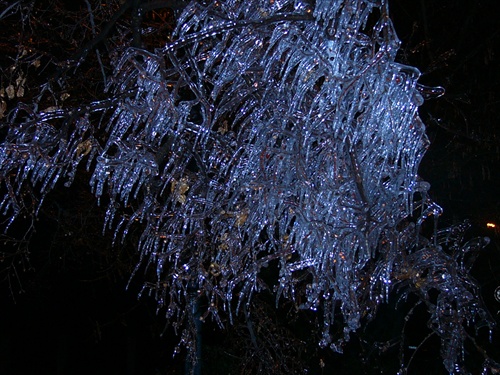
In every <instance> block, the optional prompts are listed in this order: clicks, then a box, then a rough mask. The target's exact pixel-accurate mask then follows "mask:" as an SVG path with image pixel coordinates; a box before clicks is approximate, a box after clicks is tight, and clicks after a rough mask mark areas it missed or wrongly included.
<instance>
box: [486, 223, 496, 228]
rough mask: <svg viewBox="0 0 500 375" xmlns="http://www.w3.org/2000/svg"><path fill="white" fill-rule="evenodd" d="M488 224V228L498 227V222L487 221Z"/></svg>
mask: <svg viewBox="0 0 500 375" xmlns="http://www.w3.org/2000/svg"><path fill="white" fill-rule="evenodd" d="M486 226H487V227H488V228H496V224H495V223H487V224H486Z"/></svg>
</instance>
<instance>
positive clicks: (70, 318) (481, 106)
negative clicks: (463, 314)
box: [0, 0, 500, 375]
mask: <svg viewBox="0 0 500 375" xmlns="http://www.w3.org/2000/svg"><path fill="white" fill-rule="evenodd" d="M496 4H497V1H496V0H488V1H473V0H443V1H439V0H393V1H390V5H391V12H392V18H393V21H394V23H395V27H396V30H397V32H398V35H399V37H400V39H401V40H402V47H401V50H400V54H399V61H400V62H402V63H406V64H409V65H413V66H416V67H417V68H419V69H420V71H421V72H422V77H421V80H420V82H421V83H422V84H426V85H430V86H436V85H440V86H443V87H445V89H446V94H445V95H444V96H443V97H441V98H439V99H433V100H429V101H428V102H426V103H425V104H424V105H423V106H422V107H421V108H420V114H421V117H422V118H423V120H424V122H425V123H426V125H427V128H428V135H429V138H430V139H431V142H432V144H431V147H430V149H429V151H428V152H427V154H426V156H425V158H424V161H423V163H422V165H421V168H420V174H421V176H422V177H423V178H424V179H425V180H426V181H429V182H430V183H431V185H432V188H431V195H432V197H433V198H434V199H435V200H436V201H437V202H438V203H439V204H440V205H441V206H442V207H443V208H444V214H443V215H442V217H441V218H440V226H447V225H451V224H456V223H459V222H460V221H462V220H464V219H469V220H470V221H471V223H472V228H471V230H470V231H469V236H478V235H482V236H486V235H487V236H489V237H490V238H491V240H492V242H491V244H490V245H489V246H488V247H486V248H485V249H484V250H483V254H481V256H480V257H479V259H478V261H477V264H476V266H475V267H474V269H473V273H474V276H475V277H476V278H477V279H478V281H479V283H480V285H481V291H482V295H483V298H484V300H485V303H486V304H487V305H488V307H489V309H490V311H491V313H492V315H493V316H494V317H495V318H496V319H497V320H498V314H497V311H498V310H500V303H498V302H496V301H495V300H494V298H493V291H494V290H495V288H497V287H498V286H499V285H500V273H499V265H500V242H499V235H498V231H497V230H496V229H488V228H487V227H486V223H488V222H491V223H497V225H500V199H499V196H498V189H499V186H500V174H499V171H500V138H499V137H500V134H499V133H500V132H499V126H498V122H499V119H500V110H499V108H500V88H499V85H500V63H499V58H500V56H499V55H500V48H499V47H500V45H499V44H500V27H499V26H498V25H499V23H500V22H499V21H498V17H499V16H500V12H499V11H498V6H497V5H496ZM85 184H86V182H85V179H84V178H82V179H81V180H77V181H76V182H75V184H74V185H73V186H72V187H71V188H70V189H63V188H61V189H57V190H56V191H54V192H53V193H51V195H50V196H49V197H48V198H47V202H46V204H45V206H44V209H43V210H42V212H41V214H40V221H39V222H38V223H37V226H36V228H37V231H36V233H35V234H34V235H33V237H32V238H31V240H30V242H29V244H28V243H26V242H23V241H19V242H12V240H11V239H10V238H8V237H5V238H4V239H5V241H6V242H4V244H3V245H0V246H19V247H26V246H28V248H29V252H30V259H29V262H27V261H26V260H24V261H22V262H21V263H19V264H17V266H16V267H17V268H16V271H17V272H18V276H16V275H13V274H11V273H10V274H9V275H10V276H9V277H7V276H5V274H2V277H3V276H5V280H4V281H3V283H2V284H1V292H2V296H1V298H2V300H1V301H2V302H1V305H0V306H1V307H0V374H89V373H91V374H155V375H156V374H174V373H183V372H184V363H183V354H182V353H181V354H180V355H179V356H178V357H176V359H172V351H173V348H174V347H175V345H176V343H177V341H178V339H177V338H176V337H175V336H174V334H173V332H172V329H167V330H166V331H164V327H165V323H166V321H165V320H164V319H163V318H162V313H161V312H160V314H159V315H156V310H155V303H154V301H153V299H152V298H148V297H147V296H145V297H143V298H142V299H140V300H138V299H137V298H136V296H137V293H138V291H139V289H140V285H139V284H140V275H139V276H138V277H137V278H136V279H134V281H132V283H131V285H130V286H129V288H128V290H126V286H127V283H128V281H129V275H130V274H131V272H132V268H133V265H134V263H135V260H136V254H135V252H134V246H133V244H134V241H136V240H137V234H135V233H132V234H131V235H130V236H129V237H128V239H127V241H126V242H125V243H124V244H117V245H116V246H114V247H112V246H111V241H112V238H111V235H109V234H107V235H105V236H101V232H102V220H103V209H102V208H100V207H97V206H96V204H95V201H94V199H93V197H92V196H91V195H90V194H89V193H87V190H88V188H87V186H86V185H85ZM29 224H30V223H29V222H23V220H20V221H19V222H18V223H16V224H15V225H14V227H13V228H12V232H11V233H17V232H18V233H23V228H25V227H26V225H29ZM410 302H411V301H410ZM404 309H405V306H404V305H403V306H400V310H398V311H396V312H395V311H394V310H393V306H383V307H382V309H381V311H380V314H379V315H380V317H379V318H378V319H377V320H376V321H375V322H374V323H372V324H371V325H370V326H369V328H368V329H367V331H366V332H365V333H364V336H363V335H360V337H359V338H354V339H353V342H352V343H351V344H350V345H349V346H348V347H347V348H346V355H345V356H343V357H340V356H338V355H334V354H332V353H331V352H329V351H322V350H319V349H318V348H317V347H316V346H313V344H312V342H313V341H314V340H309V341H308V339H310V338H311V336H314V335H313V334H312V333H311V332H309V331H308V330H309V329H310V328H304V327H302V326H300V327H299V326H298V325H300V322H299V323H297V322H295V323H294V324H295V325H294V324H292V323H290V322H287V321H286V319H287V317H286V314H285V313H283V312H282V311H281V310H280V311H279V312H278V313H276V315H275V316H273V319H274V322H275V324H276V326H279V327H286V328H287V329H288V331H287V332H292V333H293V334H296V336H297V337H298V338H299V339H300V340H301V342H304V343H305V344H304V348H302V352H301V353H302V355H303V357H302V358H300V360H301V361H302V362H303V363H304V365H306V366H309V367H310V368H311V371H310V373H323V374H333V373H335V374H342V373H345V374H352V373H367V374H372V373H373V374H375V373H395V372H396V371H397V369H398V367H397V362H398V347H397V346H395V347H388V348H387V350H385V351H384V350H377V351H375V350H370V349H369V348H370V344H365V342H364V341H363V340H365V341H366V342H368V343H370V342H372V341H373V340H372V341H370V338H373V337H381V340H391V339H393V338H394V337H397V332H398V330H400V328H401V326H402V324H404V321H403V318H404V313H403V311H404ZM417 315H418V314H417ZM304 319H305V320H307V321H308V322H313V319H314V318H311V317H306V318H304ZM425 320H426V317H425V316H423V318H421V319H419V318H415V319H414V320H412V324H413V325H414V326H413V328H411V329H408V332H407V338H408V340H409V342H410V344H411V345H415V346H418V345H419V344H420V342H422V340H423V339H424V338H425V336H426V333H422V332H425V331H426V326H425ZM236 331H237V327H236V328H235V329H233V331H231V329H230V330H229V332H228V333H227V332H226V333H222V332H219V331H216V330H214V328H213V327H212V326H210V324H208V325H207V326H206V327H205V328H204V345H205V346H204V353H205V358H204V365H205V367H204V371H203V373H207V374H208V373H214V374H216V373H219V374H225V373H239V372H237V371H238V370H239V368H238V361H239V359H241V358H239V357H238V356H240V355H242V353H241V348H238V346H240V345H242V343H244V342H245V339H243V338H239V336H238V332H236ZM162 333H164V334H163V335H162ZM494 336H495V337H494V345H492V346H491V347H490V348H489V349H490V350H491V351H492V353H493V356H494V357H495V356H496V357H495V358H496V359H497V360H500V356H499V353H498V349H495V347H496V346H499V345H498V343H499V342H500V337H499V335H498V333H494ZM486 337H487V332H480V336H479V339H478V340H479V341H481V340H482V341H484V342H486V344H485V345H488V344H487V339H486ZM438 344H439V342H438V341H437V340H434V339H432V338H431V339H429V340H427V341H426V342H424V344H422V347H421V349H419V355H418V356H417V357H416V358H415V359H413V360H412V365H411V366H410V370H409V373H410V374H412V373H415V374H417V373H426V374H444V373H445V371H444V368H443V367H442V365H441V364H440V358H439V345H438ZM308 345H309V346H308ZM389 346H390V345H389ZM495 350H496V352H495ZM471 358H472V359H471V360H472V361H475V360H477V361H479V360H480V358H477V357H474V356H472V357H471ZM407 360H408V358H407ZM478 363H479V362H478Z"/></svg>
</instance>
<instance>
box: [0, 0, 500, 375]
mask: <svg viewBox="0 0 500 375" xmlns="http://www.w3.org/2000/svg"><path fill="white" fill-rule="evenodd" d="M207 3H208V5H207V4H204V5H201V4H199V3H196V2H194V3H191V4H190V5H188V6H187V7H186V8H185V9H184V11H183V12H182V14H181V15H180V17H179V19H178V26H177V29H176V30H175V32H174V34H173V36H172V40H173V42H172V43H170V44H168V45H166V46H163V47H161V48H158V49H157V50H155V51H149V52H148V51H145V50H141V49H132V48H130V49H125V50H124V51H123V52H122V53H121V55H120V57H119V59H116V60H115V61H114V76H113V79H112V82H111V84H110V85H109V87H108V93H109V97H110V98H111V99H109V100H107V101H100V102H93V103H89V104H88V105H85V106H82V107H81V108H71V109H60V110H53V111H49V112H32V111H30V110H29V109H27V108H23V107H19V108H18V110H17V112H16V113H15V114H13V115H11V117H10V118H9V119H10V122H9V124H8V126H9V130H8V135H7V136H6V138H5V140H4V141H3V143H2V145H1V147H0V163H1V164H0V178H1V179H2V180H3V183H4V185H5V186H6V188H7V194H6V195H5V198H4V200H3V202H2V205H1V206H2V208H3V210H4V213H5V214H7V215H11V216H12V217H15V216H16V215H17V214H18V213H19V212H20V211H21V209H22V207H23V201H22V197H21V195H22V194H21V191H22V188H23V186H24V185H26V184H30V185H32V186H35V187H36V189H37V191H38V193H39V194H40V197H41V198H43V197H44V196H45V195H46V194H47V193H48V192H49V191H50V190H51V189H52V188H53V187H54V186H55V184H56V182H57V181H58V180H62V181H64V182H65V183H66V184H70V183H71V181H72V179H73V178H74V175H75V173H76V172H77V167H78V165H79V163H80V162H81V161H82V160H86V162H87V168H88V169H89V170H91V171H92V173H93V174H92V178H91V181H90V184H91V188H92V189H93V191H94V193H95V195H96V196H97V197H98V198H101V197H103V198H104V197H105V199H106V202H109V204H108V209H107V215H106V224H105V225H106V227H108V228H111V230H113V231H115V237H123V236H126V235H127V232H128V231H129V229H130V227H131V226H133V225H140V226H141V228H143V233H142V236H141V239H140V242H139V244H138V250H139V251H140V254H141V262H140V264H139V265H138V267H137V269H138V270H142V269H143V268H147V269H150V270H151V268H153V271H154V274H155V278H156V279H155V280H154V281H150V282H146V283H145V289H147V290H149V292H150V293H152V294H154V295H155V296H156V298H157V301H158V306H159V308H160V309H162V310H161V311H166V314H167V316H168V317H169V318H171V319H173V320H174V321H178V322H183V321H186V320H189V314H190V312H189V311H190V310H189V309H186V305H187V304H189V301H190V298H191V297H190V296H191V295H192V294H193V291H194V294H195V296H196V298H202V299H204V300H205V301H207V303H206V304H205V305H206V306H207V308H206V311H205V312H204V314H203V315H202V319H205V318H207V317H209V316H211V317H212V318H214V319H215V320H217V321H218V322H219V323H220V324H221V325H223V324H225V320H226V319H229V320H232V319H233V315H234V314H237V313H238V311H240V310H241V309H244V308H247V306H248V305H249V301H250V299H251V296H252V294H253V293H257V292H259V291H261V290H263V289H266V288H270V289H272V290H273V291H274V292H275V294H276V298H278V299H279V298H287V299H291V300H294V301H299V300H300V303H298V302H297V307H298V308H303V309H313V310H319V311H320V312H321V314H322V316H323V323H324V328H323V337H322V339H321V343H320V344H321V345H324V346H330V347H331V348H332V349H334V350H338V351H341V350H342V344H343V342H345V341H346V340H348V339H349V335H350V333H351V332H353V331H355V330H356V329H358V328H359V327H360V325H361V324H362V320H363V319H369V318H370V317H372V316H373V314H374V313H375V310H376V307H377V305H378V304H379V303H380V302H383V301H385V300H386V299H387V296H388V293H389V292H390V291H391V290H393V288H394V286H397V285H399V286H401V287H402V289H401V290H404V291H406V292H407V293H409V292H410V291H411V292H415V293H417V294H419V295H420V296H421V298H422V299H423V300H425V301H426V303H427V305H428V307H429V310H430V312H431V323H432V324H431V325H432V327H433V329H435V331H436V332H437V333H438V334H439V335H440V336H441V338H442V342H443V358H444V362H445V366H446V368H447V369H448V371H450V372H452V371H456V369H457V367H456V366H459V363H460V361H461V356H460V353H461V351H462V345H463V342H464V339H465V334H464V332H463V327H462V326H463V323H464V322H468V321H471V320H474V319H481V320H486V321H487V324H489V325H491V324H492V323H491V320H489V318H488V316H487V313H486V312H485V311H484V310H483V308H482V307H481V305H480V304H479V301H478V299H477V295H478V294H477V290H475V289H474V288H475V284H474V283H473V282H472V281H471V280H470V279H469V276H468V269H466V268H464V263H463V257H464V256H465V253H468V252H471V251H472V252H473V251H475V250H477V249H480V248H481V247H482V246H483V245H484V243H482V242H481V241H476V242H474V243H468V244H466V245H465V246H462V245H460V244H459V243H458V242H457V241H455V242H454V243H455V245H454V246H455V247H457V249H458V250H457V251H454V254H455V255H454V256H451V255H448V254H447V253H446V252H444V251H443V250H442V247H441V246H442V245H443V242H444V243H446V244H448V243H449V241H451V239H453V240H456V239H457V238H458V237H459V236H458V235H457V232H456V231H455V232H454V230H455V229H449V230H447V231H444V232H440V233H441V234H440V237H439V238H438V237H435V238H434V239H433V240H430V241H425V240H424V239H423V238H419V237H418V232H419V230H420V225H421V224H422V222H423V220H425V219H426V218H427V217H429V216H436V215H439V214H440V208H439V206H437V205H436V204H434V203H433V202H432V201H430V200H429V199H428V197H427V190H428V187H429V185H428V184H427V183H425V182H424V181H421V180H420V179H419V177H418V176H417V169H418V166H419V163H420V160H421V158H422V156H423V155H424V153H425V150H426V148H427V146H428V140H427V138H426V135H425V127H424V125H423V124H422V122H421V121H420V119H419V117H418V114H417V108H418V106H420V105H421V104H422V102H423V100H424V99H426V98H427V97H428V96H429V95H433V94H439V93H441V90H440V89H439V88H438V89H432V88H427V87H424V86H421V85H419V84H418V83H417V80H418V78H419V72H418V70H417V69H415V68H413V67H410V66H405V65H401V64H399V63H396V62H395V57H396V53H397V51H398V48H399V41H398V38H397V36H396V34H395V31H394V29H393V26H392V23H391V21H390V19H389V17H388V11H387V3H386V1H383V0H380V1H374V0H353V1H345V0H318V1H316V2H315V4H314V5H313V4H308V3H305V2H302V1H295V2H294V1H293V0H275V1H265V0H263V1H237V0H227V1H213V2H207ZM376 14H377V15H378V16H376ZM377 17H378V20H377V19H376V18H377ZM97 115H99V116H101V117H100V118H101V120H103V121H102V123H99V122H97V121H96V119H97V118H98V117H97ZM103 139H104V141H103ZM412 217H414V219H412ZM452 232H453V235H452V236H451V235H447V233H448V234H449V233H452ZM450 236H451V237H450ZM457 236H458V237H457ZM450 238H451V239H450ZM263 268H267V269H271V270H273V269H275V270H276V272H275V274H276V278H275V280H274V281H273V282H271V285H269V284H270V283H269V280H267V282H264V281H263V279H262V277H261V271H262V269H263ZM141 272H142V271H141ZM268 274H272V272H271V271H268ZM430 289H434V290H438V291H439V292H440V293H439V296H438V298H437V301H433V302H431V301H430V300H429V298H428V293H427V292H428V290H430ZM297 297H300V298H297ZM335 319H336V320H339V319H340V320H341V321H342V324H343V327H344V328H343V332H344V333H343V335H342V337H334V336H333V335H332V332H331V329H330V326H331V324H333V322H334V320H335ZM336 323H337V321H336ZM188 333H189V332H188ZM191 339H192V338H190V337H189V334H185V335H184V336H183V340H184V341H185V342H184V344H185V345H187V346H188V347H190V346H192V345H193V344H192V342H191Z"/></svg>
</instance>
